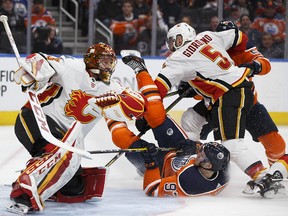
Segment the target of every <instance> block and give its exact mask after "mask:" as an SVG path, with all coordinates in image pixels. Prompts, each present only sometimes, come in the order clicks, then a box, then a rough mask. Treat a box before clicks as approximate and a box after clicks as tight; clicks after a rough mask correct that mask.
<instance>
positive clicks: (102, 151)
mask: <svg viewBox="0 0 288 216" xmlns="http://www.w3.org/2000/svg"><path fill="white" fill-rule="evenodd" d="M157 150H158V151H173V150H176V149H175V148H157ZM145 151H147V148H131V149H107V150H97V151H89V152H90V153H91V154H106V153H117V152H123V153H125V152H145Z"/></svg>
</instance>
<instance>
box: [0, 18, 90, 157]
mask: <svg viewBox="0 0 288 216" xmlns="http://www.w3.org/2000/svg"><path fill="white" fill-rule="evenodd" d="M0 21H1V22H2V23H3V25H4V29H5V31H6V34H7V37H8V39H9V42H10V45H11V47H12V49H13V51H14V54H15V57H16V60H17V63H18V65H19V67H21V64H20V54H19V52H18V49H17V46H16V43H15V41H14V38H13V35H12V32H11V30H10V27H9V24H8V17H7V16H5V15H1V16H0ZM26 93H27V95H28V100H29V102H30V104H31V107H32V110H33V113H34V116H35V119H36V122H37V125H38V127H39V130H40V132H41V135H42V136H43V138H44V139H46V140H47V141H48V142H50V143H52V144H54V145H56V146H58V147H60V148H63V149H66V150H68V151H71V152H75V153H78V154H81V155H82V156H83V157H85V158H88V159H92V158H91V154H90V153H89V152H87V151H84V150H82V149H79V148H75V147H72V146H70V145H68V144H66V143H63V142H61V141H60V140H58V139H56V138H55V137H54V136H53V135H52V133H51V131H50V129H49V126H48V123H47V120H46V117H45V114H44V112H43V110H42V107H41V105H40V102H39V100H38V97H37V93H36V92H35V91H34V90H32V89H28V88H27V90H26ZM73 124H75V123H72V125H73ZM77 124H80V123H78V122H77Z"/></svg>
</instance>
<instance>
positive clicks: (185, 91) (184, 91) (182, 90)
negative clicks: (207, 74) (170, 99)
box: [178, 81, 197, 98]
mask: <svg viewBox="0 0 288 216" xmlns="http://www.w3.org/2000/svg"><path fill="white" fill-rule="evenodd" d="M178 94H179V96H181V97H184V98H189V97H194V96H195V95H197V93H196V91H195V90H194V89H193V87H192V86H191V85H190V84H189V83H188V82H184V81H181V82H180V83H179V85H178Z"/></svg>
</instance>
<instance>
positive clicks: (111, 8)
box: [96, 0, 122, 28]
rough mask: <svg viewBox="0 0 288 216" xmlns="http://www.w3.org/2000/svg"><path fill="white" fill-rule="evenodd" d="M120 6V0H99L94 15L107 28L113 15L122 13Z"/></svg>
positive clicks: (113, 17)
mask: <svg viewBox="0 0 288 216" xmlns="http://www.w3.org/2000/svg"><path fill="white" fill-rule="evenodd" d="M121 6H122V0H100V2H99V3H98V7H97V12H96V17H97V18H98V19H99V20H100V21H101V22H103V23H104V25H106V26H107V27H108V28H109V27H110V25H111V23H112V19H115V17H117V16H119V15H120V14H121V13H122V10H121Z"/></svg>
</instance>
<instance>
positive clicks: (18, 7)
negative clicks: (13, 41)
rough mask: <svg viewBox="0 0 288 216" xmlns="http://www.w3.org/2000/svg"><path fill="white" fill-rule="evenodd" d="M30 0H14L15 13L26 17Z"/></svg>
mask: <svg viewBox="0 0 288 216" xmlns="http://www.w3.org/2000/svg"><path fill="white" fill-rule="evenodd" d="M27 1H28V0H14V1H13V2H14V11H15V14H16V15H18V16H20V17H23V18H24V17H25V16H26V15H27V6H28V2H27Z"/></svg>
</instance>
